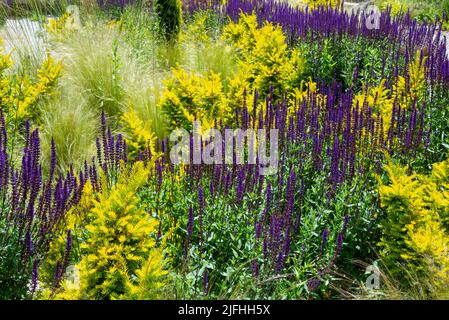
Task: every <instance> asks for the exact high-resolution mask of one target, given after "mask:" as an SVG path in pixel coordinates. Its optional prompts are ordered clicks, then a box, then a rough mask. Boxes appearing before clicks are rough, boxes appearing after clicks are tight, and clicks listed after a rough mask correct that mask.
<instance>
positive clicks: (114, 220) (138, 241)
mask: <svg viewBox="0 0 449 320" xmlns="http://www.w3.org/2000/svg"><path fill="white" fill-rule="evenodd" d="M149 174H150V167H149V165H147V166H145V165H144V163H143V162H136V163H135V164H134V165H133V166H132V168H131V169H127V168H126V167H125V165H124V164H123V165H122V166H121V169H120V173H119V177H118V179H117V182H116V183H115V184H114V185H113V186H112V187H109V188H107V187H106V183H102V185H103V187H102V191H101V192H100V193H98V194H95V193H92V192H88V193H87V194H85V195H91V196H88V198H89V199H87V198H84V199H82V201H81V206H85V207H86V208H89V207H90V209H88V213H87V217H88V218H87V219H88V222H87V223H84V226H83V227H82V228H81V229H82V231H81V232H79V231H78V234H79V236H80V237H81V238H82V240H81V242H80V256H81V259H80V261H79V263H78V264H77V265H76V269H77V270H79V275H80V284H79V287H78V288H74V287H73V286H71V285H70V286H69V285H68V284H67V283H66V282H63V283H62V290H61V291H60V292H58V293H57V295H56V296H55V298H56V299H157V298H160V295H161V292H162V289H163V288H164V285H165V284H166V283H165V277H166V275H167V271H165V270H164V255H163V247H164V243H163V242H162V245H160V246H156V241H155V234H156V233H157V230H158V225H159V222H158V221H157V220H156V219H155V218H153V217H151V216H150V215H149V213H148V212H146V211H145V210H144V209H143V208H142V207H141V201H140V198H139V197H138V195H137V192H138V191H139V190H140V189H141V188H142V187H143V186H144V184H145V183H146V181H147V179H148V175H149ZM76 229H78V230H80V227H79V226H78V227H77V228H76Z"/></svg>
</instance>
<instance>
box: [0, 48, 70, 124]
mask: <svg viewBox="0 0 449 320" xmlns="http://www.w3.org/2000/svg"><path fill="white" fill-rule="evenodd" d="M3 50H4V48H3V46H2V40H1V39H0V105H2V107H3V108H4V110H6V113H7V114H8V115H9V116H11V117H12V118H13V119H23V118H25V117H29V116H30V115H32V114H33V112H35V110H33V107H34V106H35V105H36V103H37V102H38V100H39V98H41V97H43V96H45V95H50V94H51V93H52V89H53V87H54V86H55V84H56V81H57V80H58V78H59V76H60V74H61V71H62V63H61V62H57V63H56V62H55V61H54V59H53V58H52V57H51V56H50V55H48V57H47V59H46V60H45V61H44V62H43V63H42V66H41V67H40V68H39V70H37V79H36V81H33V80H32V79H30V78H29V77H28V76H18V75H16V74H7V71H9V70H10V69H11V67H12V66H13V62H12V60H11V53H8V54H3V53H2V52H3Z"/></svg>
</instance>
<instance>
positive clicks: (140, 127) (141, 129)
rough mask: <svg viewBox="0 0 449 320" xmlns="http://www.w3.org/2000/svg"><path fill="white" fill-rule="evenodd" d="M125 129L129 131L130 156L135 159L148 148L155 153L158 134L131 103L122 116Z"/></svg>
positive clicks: (127, 141)
mask: <svg viewBox="0 0 449 320" xmlns="http://www.w3.org/2000/svg"><path fill="white" fill-rule="evenodd" d="M121 120H122V124H123V125H124V128H123V129H124V131H125V132H126V133H127V137H126V138H127V139H126V143H127V145H128V152H129V157H131V158H133V159H135V158H137V156H138V155H139V153H141V152H143V151H145V150H146V149H148V150H150V151H151V154H152V155H155V152H156V149H155V144H156V136H155V135H154V133H153V132H152V131H151V129H150V128H149V126H148V124H147V123H145V122H143V121H142V120H141V119H140V118H139V115H138V114H137V112H136V111H135V110H134V108H133V107H132V106H131V105H129V106H128V110H127V111H126V112H124V113H123V114H122V116H121Z"/></svg>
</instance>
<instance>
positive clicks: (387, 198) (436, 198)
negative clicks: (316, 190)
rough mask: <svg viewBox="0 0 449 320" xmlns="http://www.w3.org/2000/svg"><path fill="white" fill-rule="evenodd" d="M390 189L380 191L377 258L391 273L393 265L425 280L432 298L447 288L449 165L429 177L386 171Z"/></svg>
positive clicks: (392, 167)
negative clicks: (380, 230) (380, 229)
mask: <svg viewBox="0 0 449 320" xmlns="http://www.w3.org/2000/svg"><path fill="white" fill-rule="evenodd" d="M386 170H387V172H388V176H389V179H390V183H389V184H383V185H381V186H380V188H379V194H380V197H381V205H382V207H383V208H384V209H385V212H386V216H385V217H384V219H383V222H382V225H383V230H384V233H383V236H382V240H381V243H380V246H381V247H382V251H381V255H382V257H383V259H384V260H385V261H386V263H387V265H388V266H390V267H391V268H392V269H393V271H394V270H395V267H397V263H398V262H403V263H405V264H406V266H407V269H408V270H412V271H415V272H417V273H418V274H419V275H420V274H422V275H426V276H427V277H428V278H429V281H430V282H431V283H432V288H433V290H435V292H434V294H435V295H436V296H438V295H441V294H445V292H446V291H445V290H446V289H445V288H447V287H448V285H449V229H448V223H447V222H448V216H449V159H448V160H446V161H444V162H441V163H436V164H434V165H433V169H432V173H431V174H430V175H428V176H426V175H419V174H407V170H408V169H407V168H403V167H400V166H397V165H394V164H393V163H392V162H391V161H390V163H389V164H388V165H387V166H386Z"/></svg>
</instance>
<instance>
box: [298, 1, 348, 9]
mask: <svg viewBox="0 0 449 320" xmlns="http://www.w3.org/2000/svg"><path fill="white" fill-rule="evenodd" d="M302 2H304V3H305V4H307V5H308V6H310V7H312V8H317V7H320V6H324V7H327V6H331V7H336V6H338V5H339V4H341V0H302Z"/></svg>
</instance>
